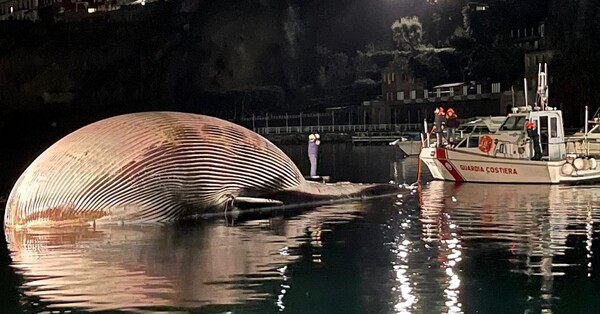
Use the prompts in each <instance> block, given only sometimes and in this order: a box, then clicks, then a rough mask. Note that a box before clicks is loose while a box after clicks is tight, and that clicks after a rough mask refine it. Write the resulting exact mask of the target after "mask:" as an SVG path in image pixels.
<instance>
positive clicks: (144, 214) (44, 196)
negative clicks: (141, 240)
mask: <svg viewBox="0 0 600 314" xmlns="http://www.w3.org/2000/svg"><path fill="white" fill-rule="evenodd" d="M303 182H304V179H303V177H302V175H301V173H300V171H299V170H298V169H297V167H296V166H295V165H294V163H293V162H292V161H291V160H290V159H289V157H287V156H286V155H285V154H284V153H283V152H282V151H281V150H280V149H278V148H277V147H276V146H275V145H273V144H272V143H270V142H269V141H268V140H266V139H264V138H263V137H261V136H260V135H258V134H256V133H254V132H252V131H250V130H247V129H245V128H243V127H240V126H237V125H235V124H233V123H230V122H227V121H224V120H220V119H217V118H212V117H207V116H201V115H196V114H186V113H175V112H146V113H134V114H127V115H122V116H117V117H113V118H109V119H105V120H102V121H99V122H96V123H93V124H91V125H88V126H86V127H83V128H81V129H79V130H77V131H75V132H73V133H71V134H69V135H67V136H66V137H64V138H63V139H61V140H59V141H58V142H56V143H55V144H54V145H52V146H51V147H50V148H48V149H47V150H46V151H45V152H43V153H42V154H41V155H40V156H39V157H38V158H37V159H36V160H34V162H33V163H32V164H31V165H30V166H29V167H28V168H27V170H25V172H24V173H23V174H22V175H21V177H20V178H19V180H18V181H17V183H16V184H15V186H14V188H13V190H12V192H11V194H10V196H9V199H8V202H7V208H6V212H5V225H7V226H23V225H25V226H26V225H34V224H39V225H44V224H77V223H90V222H96V221H97V222H105V221H113V222H114V221H126V222H156V221H170V220H176V219H179V218H181V217H182V216H184V215H186V214H190V213H191V212H193V211H201V210H211V209H215V208H222V207H223V206H225V204H226V203H227V202H228V200H230V199H231V198H232V197H235V196H238V195H239V194H240V193H242V192H243V191H255V193H264V192H268V191H273V190H280V189H286V188H290V187H293V186H297V185H299V184H301V183H303Z"/></svg>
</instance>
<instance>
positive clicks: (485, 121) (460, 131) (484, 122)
mask: <svg viewBox="0 0 600 314" xmlns="http://www.w3.org/2000/svg"><path fill="white" fill-rule="evenodd" d="M504 119H506V117H505V116H489V117H475V118H472V119H470V120H468V121H466V122H463V123H461V125H460V126H459V127H458V128H457V130H456V138H455V139H454V140H455V142H461V141H462V140H463V139H464V138H466V137H468V136H470V135H481V134H489V133H492V132H494V131H496V130H497V129H498V128H499V127H500V125H501V124H502V122H503V121H504ZM389 144H390V145H393V146H397V147H398V148H400V149H401V150H402V151H404V153H405V154H406V155H408V156H412V155H418V154H419V152H420V151H421V139H420V135H419V134H415V135H413V136H402V137H400V138H399V139H397V140H395V141H393V142H390V143H389Z"/></svg>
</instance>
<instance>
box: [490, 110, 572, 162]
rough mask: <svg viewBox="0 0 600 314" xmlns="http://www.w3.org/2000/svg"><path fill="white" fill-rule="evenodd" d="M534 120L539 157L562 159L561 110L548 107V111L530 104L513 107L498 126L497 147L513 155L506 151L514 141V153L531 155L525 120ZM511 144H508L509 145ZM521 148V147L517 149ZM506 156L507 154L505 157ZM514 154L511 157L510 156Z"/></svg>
mask: <svg viewBox="0 0 600 314" xmlns="http://www.w3.org/2000/svg"><path fill="white" fill-rule="evenodd" d="M527 119H529V120H530V121H532V122H534V123H535V125H536V128H535V132H536V133H537V136H538V138H539V143H540V146H541V153H542V160H561V159H564V158H565V157H566V149H565V132H564V127H563V119H562V112H561V111H560V110H556V109H555V108H550V107H548V110H531V109H530V107H520V108H516V110H514V111H513V113H511V114H509V115H508V117H506V120H504V123H502V125H501V126H500V128H499V129H498V131H497V132H496V135H497V139H498V141H497V143H496V146H497V148H496V150H498V151H499V152H501V153H504V154H509V155H513V154H514V152H508V151H507V150H508V149H510V148H513V146H514V145H513V144H515V143H516V144H517V147H516V148H517V153H518V152H519V151H521V152H522V153H521V154H524V153H527V154H526V155H528V156H532V155H533V146H532V145H533V139H531V138H529V136H528V135H527V129H526V126H525V123H526V120H527ZM509 144H510V145H509ZM519 148H521V149H519ZM523 148H524V149H525V151H524V152H523ZM507 157H508V156H507ZM511 157H513V156H511Z"/></svg>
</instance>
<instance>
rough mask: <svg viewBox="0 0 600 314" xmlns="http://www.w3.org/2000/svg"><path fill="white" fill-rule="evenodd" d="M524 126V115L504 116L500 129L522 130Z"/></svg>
mask: <svg viewBox="0 0 600 314" xmlns="http://www.w3.org/2000/svg"><path fill="white" fill-rule="evenodd" d="M524 128H525V116H511V117H508V118H506V120H505V121H504V123H503V124H502V126H501V127H500V130H501V131H522V130H523V129H524Z"/></svg>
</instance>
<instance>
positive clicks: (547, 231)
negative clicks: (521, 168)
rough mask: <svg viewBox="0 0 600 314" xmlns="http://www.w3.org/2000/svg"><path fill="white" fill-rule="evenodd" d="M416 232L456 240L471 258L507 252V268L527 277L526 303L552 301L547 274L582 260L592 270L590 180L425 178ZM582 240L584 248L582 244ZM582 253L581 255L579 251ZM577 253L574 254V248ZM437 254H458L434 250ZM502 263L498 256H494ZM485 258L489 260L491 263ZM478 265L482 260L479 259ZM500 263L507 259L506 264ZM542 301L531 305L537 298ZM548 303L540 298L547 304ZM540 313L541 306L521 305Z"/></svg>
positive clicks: (596, 197) (594, 197)
mask: <svg viewBox="0 0 600 314" xmlns="http://www.w3.org/2000/svg"><path fill="white" fill-rule="evenodd" d="M421 196H422V197H421V218H420V220H421V223H422V230H423V238H424V239H425V240H426V241H428V242H430V243H438V245H441V244H443V243H444V241H448V240H451V239H455V238H456V239H458V243H456V244H455V246H456V247H465V248H468V249H467V250H463V251H462V257H463V258H466V259H469V260H470V262H471V263H473V264H476V262H475V261H473V259H474V258H475V257H474V255H479V256H478V257H477V258H481V257H480V256H481V255H484V254H480V252H481V251H480V250H477V249H474V246H475V247H484V248H485V251H486V252H492V251H494V250H497V251H499V252H498V253H496V252H494V253H490V254H489V255H488V256H494V257H498V256H500V257H502V258H506V262H508V263H510V264H512V267H511V272H514V273H517V274H521V275H523V276H525V278H527V280H530V281H531V282H530V287H532V286H538V287H539V291H538V292H537V295H536V292H533V291H531V290H528V293H529V294H528V295H529V296H531V298H532V299H535V300H532V302H531V305H532V306H541V307H545V306H551V305H552V300H553V298H552V294H553V287H552V283H553V280H554V278H556V277H558V276H562V275H564V274H566V273H568V272H569V270H572V271H574V272H576V273H579V271H580V270H581V269H582V267H585V265H588V275H589V274H590V272H591V265H592V259H593V256H594V255H595V254H593V251H592V239H593V233H594V229H595V228H594V227H593V225H594V224H597V223H598V221H600V217H599V215H600V213H598V210H597V208H594V204H597V203H598V201H600V190H599V189H598V187H597V186H589V187H588V186H581V187H572V186H565V185H525V186H523V185H519V186H516V185H508V184H503V185H500V184H477V183H469V184H455V183H450V182H442V181H432V182H430V183H429V184H428V185H427V186H426V187H424V188H423V191H422V193H421ZM583 243H585V247H584V245H583ZM582 250H583V251H584V254H580V253H581V252H580V251H582ZM575 252H577V253H575ZM441 254H443V255H442V256H441V257H442V260H448V259H451V258H452V257H453V256H456V255H457V254H453V251H452V250H446V251H441ZM493 262H499V263H500V264H504V261H502V260H501V261H493ZM493 262H492V263H493ZM479 263H481V261H480V262H479ZM508 263H507V264H508ZM538 302H539V303H542V304H537V303H538ZM546 302H547V303H546ZM527 312H543V311H539V310H537V311H527Z"/></svg>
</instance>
